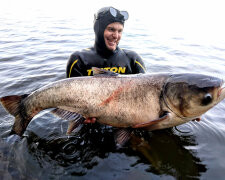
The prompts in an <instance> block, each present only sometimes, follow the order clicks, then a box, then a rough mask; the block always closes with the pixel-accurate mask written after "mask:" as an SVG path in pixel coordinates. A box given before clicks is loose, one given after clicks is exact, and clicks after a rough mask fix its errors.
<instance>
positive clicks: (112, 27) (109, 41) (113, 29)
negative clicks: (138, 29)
mask: <svg viewBox="0 0 225 180" xmlns="http://www.w3.org/2000/svg"><path fill="white" fill-rule="evenodd" d="M122 33H123V25H122V24H121V23H119V22H114V23H111V24H109V25H108V26H107V27H106V28H105V31H104V40H105V45H106V47H107V48H108V49H109V50H111V51H114V50H115V49H116V47H117V45H118V44H119V41H120V39H121V37H122Z"/></svg>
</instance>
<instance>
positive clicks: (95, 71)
mask: <svg viewBox="0 0 225 180" xmlns="http://www.w3.org/2000/svg"><path fill="white" fill-rule="evenodd" d="M92 71H93V75H94V76H118V75H119V74H118V73H115V72H112V71H107V70H105V69H101V68H97V67H92Z"/></svg>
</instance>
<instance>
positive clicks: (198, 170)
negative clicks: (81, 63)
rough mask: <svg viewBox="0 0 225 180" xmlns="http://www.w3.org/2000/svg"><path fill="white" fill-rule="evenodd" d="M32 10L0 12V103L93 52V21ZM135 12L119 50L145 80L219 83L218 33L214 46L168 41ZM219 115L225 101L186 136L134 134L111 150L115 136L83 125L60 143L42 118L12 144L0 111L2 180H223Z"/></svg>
mask: <svg viewBox="0 0 225 180" xmlns="http://www.w3.org/2000/svg"><path fill="white" fill-rule="evenodd" d="M18 3H20V1H18ZM36 3H37V2H36ZM1 7H2V6H0V8H1ZM21 7H22V6H21ZM32 7H33V8H34V9H32V11H31V9H29V8H27V9H26V10H27V11H24V10H23V9H18V11H20V14H19V15H18V16H17V14H13V11H11V9H10V10H9V11H7V12H5V13H2V12H4V11H0V13H1V15H0V22H1V26H0V34H1V38H0V96H6V95H11V94H20V95H21V94H25V93H30V92H32V91H34V90H35V89H37V88H40V87H42V86H43V85H46V84H48V83H50V82H53V81H56V80H60V79H63V78H65V68H66V63H67V59H68V57H69V56H70V54H71V53H72V52H74V51H76V50H80V49H82V48H86V47H89V46H91V45H93V40H94V34H93V29H92V24H91V23H92V19H91V20H90V21H89V20H87V19H82V16H77V14H76V13H75V15H74V11H71V12H70V13H69V15H68V16H67V15H65V14H63V13H61V11H60V12H58V11H57V12H54V14H47V12H49V11H51V9H54V7H53V6H52V7H51V8H47V7H45V10H46V11H45V12H41V9H38V11H35V7H36V6H33V5H32ZM67 7H68V8H69V5H67ZM71 7H72V9H73V7H74V6H71ZM85 7H86V5H85ZM126 7H127V8H129V4H126ZM160 7H161V6H160ZM10 8H11V6H10ZM16 9H17V7H15V6H14V10H16ZM60 9H61V7H60ZM33 10H34V11H33ZM70 10H71V9H70ZM73 10H74V9H73ZM136 11H138V8H135V17H134V16H132V17H131V18H130V19H129V22H127V23H126V25H125V27H126V28H125V30H124V34H123V39H122V40H121V42H120V47H122V48H128V49H132V50H135V51H136V52H138V53H139V54H140V55H141V56H142V58H143V59H144V61H145V64H146V67H147V71H148V72H172V73H185V72H190V73H202V74H207V75H213V76H216V77H222V78H224V77H225V73H224V67H225V59H224V50H225V46H224V42H223V43H220V41H219V40H223V37H221V38H220V36H219V35H218V34H217V32H211V34H212V35H213V33H214V34H216V35H217V36H215V37H218V39H214V40H213V41H211V40H210V41H209V40H207V39H206V38H205V39H204V38H203V39H201V38H197V36H196V34H195V36H193V37H190V36H186V35H185V33H186V31H185V32H183V31H179V33H178V32H177V33H178V34H179V36H178V35H177V34H176V33H175V35H174V34H173V35H170V34H167V29H160V33H158V32H159V31H157V30H155V31H154V28H153V27H152V25H151V21H149V20H148V21H146V19H143V18H140V17H138V13H137V12H136ZM139 11H142V10H141V9H139ZM79 12H80V11H79ZM23 13H28V15H27V14H25V15H24V16H21V14H23ZM29 13H31V14H29ZM80 13H81V12H80ZM60 14H63V16H60ZM81 15H82V14H81ZM131 15H132V13H131ZM90 16H91V17H93V14H91V15H90ZM22 17H23V18H22ZM88 17H89V16H88ZM147 18H148V17H147ZM154 19H156V18H155V17H154ZM162 20H163V19H162ZM207 22H208V21H207ZM157 24H158V22H157V23H156V24H155V25H157ZM174 25H175V24H174ZM178 26H179V24H178ZM186 27H188V26H186ZM172 28H173V26H171V27H169V29H170V30H171V29H172ZM195 29H196V28H195ZM176 30H177V29H176V27H174V31H176ZM185 30H186V29H185ZM187 32H188V29H187ZM187 37H188V38H187ZM210 37H211V36H210ZM199 39H200V41H199ZM211 39H213V38H212V37H211ZM217 40H218V41H217ZM224 110H225V101H223V102H221V103H220V104H218V105H217V106H216V107H215V108H213V109H212V110H210V111H209V112H207V114H205V115H204V116H203V117H202V120H201V121H200V122H190V123H187V124H184V125H181V126H179V127H178V129H179V130H181V131H183V132H188V133H180V132H178V131H176V130H174V129H169V130H161V131H153V132H149V133H148V132H144V131H135V132H134V134H133V135H132V138H131V140H130V141H129V142H128V143H127V144H126V146H125V147H123V148H121V149H117V148H116V147H115V145H114V139H113V136H114V129H113V128H111V127H106V126H102V125H99V124H97V123H96V124H92V125H84V126H83V127H82V128H81V129H80V131H78V132H76V133H74V134H72V135H71V136H66V135H65V134H66V129H67V123H68V122H66V121H63V120H61V119H58V118H56V117H53V116H51V114H49V113H48V112H43V113H41V114H40V115H38V116H37V117H36V118H35V119H34V120H32V121H31V123H30V124H29V127H28V129H27V131H26V132H25V134H24V137H23V138H22V139H21V140H16V138H15V137H9V132H10V130H11V127H12V124H13V117H12V116H10V115H9V114H7V113H6V112H5V110H4V109H3V108H2V107H1V106H0V137H1V138H0V179H4V180H5V179H6V180H11V179H31V180H32V179H35V180H36V179H78V180H90V179H91V180H94V179H96V180H101V179H104V180H105V179H107V180H114V179H116V180H120V179H130V180H137V179H142V180H145V179H146V180H147V179H166V180H167V179H224V169H225V163H224V158H223V157H224V151H225V125H224V122H225V118H224Z"/></svg>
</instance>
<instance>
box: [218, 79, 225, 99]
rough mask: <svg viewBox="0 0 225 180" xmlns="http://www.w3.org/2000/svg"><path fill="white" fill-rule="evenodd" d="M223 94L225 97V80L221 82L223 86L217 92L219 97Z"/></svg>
mask: <svg viewBox="0 0 225 180" xmlns="http://www.w3.org/2000/svg"><path fill="white" fill-rule="evenodd" d="M221 96H222V98H225V83H224V81H223V82H222V83H221V87H220V89H219V91H218V94H217V97H218V98H219V97H221Z"/></svg>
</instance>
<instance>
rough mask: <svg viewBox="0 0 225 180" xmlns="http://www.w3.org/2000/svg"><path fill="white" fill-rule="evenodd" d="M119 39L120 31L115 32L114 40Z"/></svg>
mask: <svg viewBox="0 0 225 180" xmlns="http://www.w3.org/2000/svg"><path fill="white" fill-rule="evenodd" d="M118 37H119V32H118V31H115V32H113V38H114V39H118Z"/></svg>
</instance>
